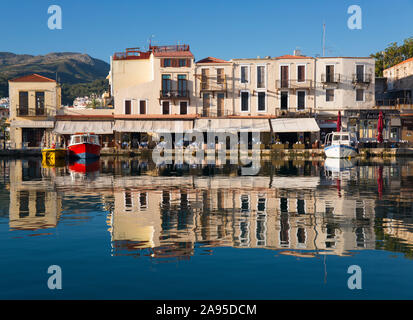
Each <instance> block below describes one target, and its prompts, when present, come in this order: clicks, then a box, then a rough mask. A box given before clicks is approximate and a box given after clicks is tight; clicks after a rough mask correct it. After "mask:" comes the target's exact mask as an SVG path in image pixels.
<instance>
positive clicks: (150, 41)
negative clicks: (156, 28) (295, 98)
mask: <svg viewBox="0 0 413 320" xmlns="http://www.w3.org/2000/svg"><path fill="white" fill-rule="evenodd" d="M152 38H155V35H154V34H151V35H150V37H149V39H148V42H149V48H148V50H149V49H150V48H151V46H152Z"/></svg>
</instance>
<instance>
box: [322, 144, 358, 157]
mask: <svg viewBox="0 0 413 320" xmlns="http://www.w3.org/2000/svg"><path fill="white" fill-rule="evenodd" d="M324 153H325V155H326V156H327V157H328V158H339V159H341V158H350V157H355V156H356V155H357V149H356V148H354V147H351V146H345V145H331V146H328V147H326V148H324Z"/></svg>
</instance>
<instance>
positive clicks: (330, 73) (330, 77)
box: [326, 66, 334, 82]
mask: <svg viewBox="0 0 413 320" xmlns="http://www.w3.org/2000/svg"><path fill="white" fill-rule="evenodd" d="M326 82H334V66H326Z"/></svg>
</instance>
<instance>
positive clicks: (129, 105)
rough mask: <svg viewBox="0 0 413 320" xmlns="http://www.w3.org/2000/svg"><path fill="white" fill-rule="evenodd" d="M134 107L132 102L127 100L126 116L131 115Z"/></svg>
mask: <svg viewBox="0 0 413 320" xmlns="http://www.w3.org/2000/svg"><path fill="white" fill-rule="evenodd" d="M131 111H132V105H131V101H130V100H125V114H131Z"/></svg>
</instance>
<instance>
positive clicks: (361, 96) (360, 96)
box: [356, 89, 364, 101]
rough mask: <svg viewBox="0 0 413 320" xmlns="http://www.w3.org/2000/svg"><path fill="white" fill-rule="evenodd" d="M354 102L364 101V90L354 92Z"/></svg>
mask: <svg viewBox="0 0 413 320" xmlns="http://www.w3.org/2000/svg"><path fill="white" fill-rule="evenodd" d="M356 101H364V89H357V90H356Z"/></svg>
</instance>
